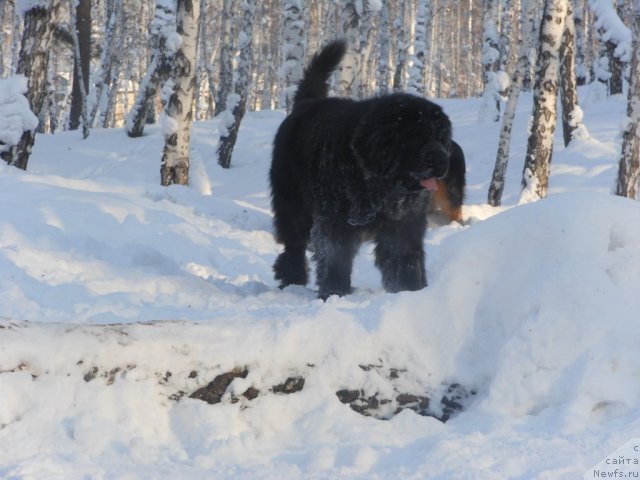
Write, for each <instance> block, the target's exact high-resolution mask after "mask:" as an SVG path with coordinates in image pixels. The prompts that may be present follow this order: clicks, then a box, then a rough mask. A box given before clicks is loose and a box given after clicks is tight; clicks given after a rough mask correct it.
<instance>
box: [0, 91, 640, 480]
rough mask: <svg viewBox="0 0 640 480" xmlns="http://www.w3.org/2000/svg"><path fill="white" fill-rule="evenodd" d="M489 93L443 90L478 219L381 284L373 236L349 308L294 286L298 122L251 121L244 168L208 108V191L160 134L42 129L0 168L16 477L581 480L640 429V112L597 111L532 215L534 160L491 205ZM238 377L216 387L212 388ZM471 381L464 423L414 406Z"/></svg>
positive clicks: (2, 356) (196, 136) (5, 335)
mask: <svg viewBox="0 0 640 480" xmlns="http://www.w3.org/2000/svg"><path fill="white" fill-rule="evenodd" d="M523 98H525V99H527V97H526V96H524V97H523ZM529 99H530V97H529ZM480 102H481V100H479V99H474V100H469V101H450V102H447V103H446V104H445V110H446V111H448V112H449V113H450V115H451V116H452V118H453V120H454V125H456V132H455V138H456V139H457V140H460V141H461V143H462V146H463V148H464V149H465V153H466V156H467V163H468V205H466V206H465V208H464V216H465V218H466V219H467V222H466V224H465V226H461V225H457V224H452V225H444V226H435V223H434V227H433V228H431V229H430V231H429V234H428V238H427V240H426V247H427V259H428V276H429V282H430V285H429V287H428V288H426V289H424V290H422V291H420V292H405V293H401V294H396V295H393V294H387V293H384V292H383V291H382V288H381V286H380V278H379V274H378V272H377V271H376V269H375V268H374V266H373V261H372V258H371V248H363V250H362V252H361V254H360V256H359V257H358V258H357V260H356V264H355V267H354V285H355V286H356V291H355V293H354V294H353V295H349V296H347V297H344V298H330V299H329V300H328V301H327V302H321V301H319V300H317V299H316V298H315V292H314V290H313V285H310V286H309V288H303V287H291V288H287V289H285V290H283V291H281V290H279V289H278V288H277V286H276V285H275V283H274V281H273V277H272V272H271V264H272V263H273V260H274V258H275V256H276V255H277V253H278V252H279V247H278V246H277V245H276V244H275V243H274V241H273V238H272V235H271V216H270V210H269V192H268V183H267V170H268V166H269V152H270V148H271V139H272V135H273V132H274V131H275V129H276V128H277V125H278V122H279V121H280V120H281V119H282V118H283V114H282V112H258V113H254V114H250V115H247V117H246V119H245V122H243V126H242V128H241V130H240V140H239V142H238V148H237V150H236V152H235V155H234V159H233V162H232V168H231V169H229V170H223V169H221V168H219V167H218V166H217V164H216V161H215V156H213V155H211V152H214V151H215V147H216V144H215V137H216V136H215V135H214V134H213V133H212V132H215V131H216V130H217V127H218V123H219V122H220V119H218V120H214V121H211V122H203V123H197V124H195V125H194V130H193V136H192V139H193V143H192V157H193V158H192V161H193V162H194V165H198V168H197V169H196V170H195V173H194V176H195V177H197V178H194V179H193V180H194V181H193V184H194V185H199V187H198V188H196V189H190V188H185V187H179V186H172V187H170V188H162V187H160V186H158V185H157V184H158V183H159V174H158V171H159V159H160V153H161V148H162V137H161V132H160V129H159V128H158V127H152V128H149V129H148V130H147V132H148V135H145V136H144V137H142V138H140V139H130V138H128V137H127V136H126V134H125V133H124V132H123V131H121V130H100V129H96V130H94V132H93V133H92V135H91V137H90V138H89V139H87V140H85V141H83V140H81V139H80V137H79V136H78V135H77V133H74V132H70V133H64V134H58V135H43V136H40V137H39V139H38V142H37V143H36V145H35V148H34V152H33V158H32V159H31V161H30V170H29V172H26V173H25V172H22V171H17V170H16V169H13V168H9V167H3V168H0V270H1V271H2V276H0V292H1V293H2V294H1V295H0V318H1V320H0V477H6V478H20V479H23V478H24V479H31V478H64V479H81V478H107V479H122V478H131V479H138V478H139V479H144V478H150V477H153V478H159V479H162V478H166V479H169V478H171V479H174V478H223V479H227V478H233V479H267V478H269V479H275V478H278V479H280V478H292V479H297V478H313V479H320V478H326V479H336V478H367V479H368V478H378V479H397V478H414V479H422V478H436V479H453V478H473V479H505V478H526V479H534V478H541V479H542V478H547V479H548V478H554V479H575V478H582V476H583V474H584V473H585V472H587V471H588V469H590V468H591V467H592V466H594V465H596V464H597V463H598V462H599V461H600V460H602V459H604V458H605V456H606V455H608V454H609V453H611V452H613V451H614V450H616V448H618V447H620V446H621V445H623V444H625V443H626V442H627V441H628V440H629V439H631V438H634V437H637V436H638V435H637V432H638V431H640V407H638V405H640V383H639V382H638V381H637V380H638V378H640V352H639V350H638V348H637V345H638V343H639V341H640V338H639V337H640V333H639V332H640V329H639V328H638V321H639V319H640V298H639V297H638V295H637V287H638V285H640V207H639V206H638V204H637V203H635V202H631V201H628V200H625V199H621V198H617V197H613V196H611V195H609V194H607V193H606V192H608V191H609V189H610V185H611V182H612V179H613V178H614V173H615V164H616V160H615V158H616V152H617V151H618V146H617V144H616V142H618V141H619V136H618V131H619V129H618V128H616V127H615V119H616V118H618V119H622V118H623V117H624V102H620V101H618V100H616V99H613V100H611V103H608V104H607V105H604V106H603V105H601V104H598V105H595V104H594V105H589V106H587V107H586V108H585V116H584V121H585V124H586V125H587V126H588V128H589V131H590V132H591V137H589V138H585V139H578V140H577V141H575V142H574V143H572V145H571V146H570V147H569V148H566V149H563V148H562V147H558V149H559V150H558V151H556V152H555V153H554V165H553V168H552V178H551V188H550V192H551V193H552V194H553V195H552V196H551V197H549V198H548V199H546V200H543V201H540V202H536V203H532V204H527V205H519V206H514V205H513V204H514V203H515V201H517V195H518V194H519V189H520V185H519V183H520V179H519V175H518V173H521V168H522V161H521V159H520V162H518V161H517V160H516V161H513V158H512V164H511V167H510V168H512V170H513V171H512V172H511V175H509V172H508V175H507V184H506V188H505V200H506V201H505V203H504V204H505V205H509V203H511V206H510V207H503V208H501V209H492V208H490V207H488V206H486V205H484V204H483V203H482V202H483V201H484V198H485V194H486V187H487V183H488V181H489V179H490V173H491V169H492V168H493V162H494V160H495V158H494V149H493V146H492V145H490V143H491V142H490V141H488V140H486V139H497V129H498V128H499V125H494V124H482V125H478V124H477V122H476V115H475V112H476V111H477V107H478V106H479V105H480ZM521 110H522V111H527V112H528V111H530V108H529V105H528V104H526V105H523V108H522V109H521ZM594 112H595V113H594ZM526 120H527V118H526V114H525V116H519V117H517V118H516V126H515V127H514V146H513V148H512V152H513V156H514V157H515V156H521V158H523V156H524V151H525V147H526V128H524V127H525V126H526ZM596 139H597V140H596ZM556 145H561V142H556ZM518 170H519V172H518ZM514 172H515V174H514ZM204 186H209V187H210V189H205V188H204ZM204 190H207V191H206V192H205V191H204ZM242 370H246V374H243V375H238V376H236V378H234V379H233V380H232V381H231V383H230V384H229V385H228V387H226V388H225V389H223V391H222V392H221V394H220V398H219V400H220V401H219V402H218V403H216V404H213V405H210V404H207V403H205V402H203V401H201V400H197V399H194V398H190V395H191V394H193V393H194V392H196V391H198V390H199V389H202V388H203V387H207V386H208V385H209V383H210V382H211V381H212V380H213V379H214V378H216V377H218V376H219V375H221V374H224V373H228V372H233V371H235V372H239V371H242ZM290 378H304V386H303V388H302V389H301V390H300V391H297V392H295V393H291V394H283V393H279V392H278V390H277V389H275V388H274V387H275V386H277V385H281V384H282V383H283V382H285V381H286V380H287V379H290ZM456 384H457V385H460V386H461V388H462V389H463V391H465V392H468V393H469V395H468V396H466V398H464V399H463V400H461V402H462V403H463V405H462V406H463V407H464V408H463V410H462V412H459V413H458V414H457V415H454V416H453V417H452V418H451V419H450V420H449V421H448V422H447V423H444V424H443V423H442V422H440V421H438V420H437V419H435V418H432V417H429V416H421V415H418V414H416V413H414V412H413V411H410V410H407V409H405V410H403V411H401V412H399V413H398V414H397V415H394V414H395V413H396V411H397V410H398V409H399V407H400V406H401V403H402V402H401V400H400V399H399V397H400V394H405V396H408V395H413V396H415V397H416V398H417V397H420V398H423V399H427V398H428V399H429V400H430V407H429V408H430V409H431V410H432V412H433V413H434V414H438V413H439V412H438V409H441V410H442V409H443V405H442V403H439V399H441V398H442V397H443V396H444V395H446V394H447V392H448V391H449V389H450V388H451V386H452V385H456ZM250 389H253V391H257V392H258V394H257V397H255V398H253V399H250V398H249V396H245V393H246V392H248V391H249V390H250ZM344 390H347V391H356V392H357V393H359V394H360V395H361V396H362V398H375V399H377V401H378V403H379V404H380V405H379V416H381V417H384V418H389V420H378V419H376V418H372V417H365V416H362V415H360V414H358V413H356V412H355V411H354V410H353V409H352V408H349V405H346V404H343V403H342V402H341V401H340V399H339V398H338V395H337V393H338V392H340V391H344ZM471 392H474V394H471ZM383 401H384V402H386V403H383ZM440 413H442V412H440Z"/></svg>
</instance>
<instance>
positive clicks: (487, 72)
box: [481, 0, 500, 122]
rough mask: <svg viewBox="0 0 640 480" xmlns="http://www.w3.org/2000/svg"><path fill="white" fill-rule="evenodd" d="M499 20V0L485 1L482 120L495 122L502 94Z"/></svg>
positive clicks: (498, 113)
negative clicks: (500, 85)
mask: <svg viewBox="0 0 640 480" xmlns="http://www.w3.org/2000/svg"><path fill="white" fill-rule="evenodd" d="M497 18H498V2H497V0H484V3H483V17H482V19H483V26H482V28H483V32H482V37H483V42H484V43H483V45H482V66H483V68H484V93H483V95H482V98H483V105H482V113H481V118H483V119H485V118H486V119H491V120H492V121H494V122H497V121H498V120H500V93H499V87H498V79H497V76H496V75H497V72H498V63H499V59H500V51H499V45H498V28H497V26H496V23H495V22H496V19H497Z"/></svg>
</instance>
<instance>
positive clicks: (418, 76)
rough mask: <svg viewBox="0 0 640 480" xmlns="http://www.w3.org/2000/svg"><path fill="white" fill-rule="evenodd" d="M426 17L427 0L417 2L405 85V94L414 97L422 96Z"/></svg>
mask: <svg viewBox="0 0 640 480" xmlns="http://www.w3.org/2000/svg"><path fill="white" fill-rule="evenodd" d="M427 16H428V7H427V0H418V2H417V4H416V11H415V31H414V34H413V46H412V49H411V51H410V61H409V80H408V84H407V92H409V93H413V94H416V95H423V94H424V52H425V50H426V49H427V38H426V37H427Z"/></svg>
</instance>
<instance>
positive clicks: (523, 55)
mask: <svg viewBox="0 0 640 480" xmlns="http://www.w3.org/2000/svg"><path fill="white" fill-rule="evenodd" d="M533 14H534V2H533V1H530V2H529V3H527V5H526V9H525V11H524V15H523V17H522V18H521V21H520V27H521V28H520V31H521V33H522V34H521V39H520V46H519V48H518V59H517V61H516V66H515V69H514V72H513V76H512V78H511V85H510V86H509V98H508V100H507V106H506V107H505V110H504V115H503V117H502V129H501V130H500V142H499V144H498V153H497V154H496V164H495V166H494V168H493V174H492V176H491V184H490V185H489V193H488V195H487V202H488V203H489V205H491V206H493V207H497V206H499V205H500V204H501V203H502V192H503V191H504V184H505V176H506V172H507V166H508V163H509V152H510V150H511V130H512V128H513V119H514V117H515V114H516V106H517V105H518V98H519V97H520V92H521V91H522V83H523V81H524V76H525V70H526V68H527V66H528V64H529V58H528V57H529V50H530V49H531V45H530V44H531V38H530V35H528V34H527V33H529V32H528V31H527V30H526V25H528V23H529V22H530V19H531V17H532V16H533Z"/></svg>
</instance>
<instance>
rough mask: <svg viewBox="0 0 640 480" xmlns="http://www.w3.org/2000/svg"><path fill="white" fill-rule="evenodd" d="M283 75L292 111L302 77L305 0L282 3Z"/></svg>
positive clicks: (287, 105)
mask: <svg viewBox="0 0 640 480" xmlns="http://www.w3.org/2000/svg"><path fill="white" fill-rule="evenodd" d="M282 9H283V14H284V15H283V22H282V37H283V43H284V44H283V46H282V55H283V57H284V58H283V63H282V69H281V72H282V76H283V79H284V84H285V99H284V103H285V108H286V109H287V112H291V109H292V108H293V97H294V95H295V93H296V89H297V88H298V82H299V81H300V80H301V79H302V70H303V65H304V51H305V33H304V32H305V22H304V2H303V1H302V0H284V1H283V4H282Z"/></svg>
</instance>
